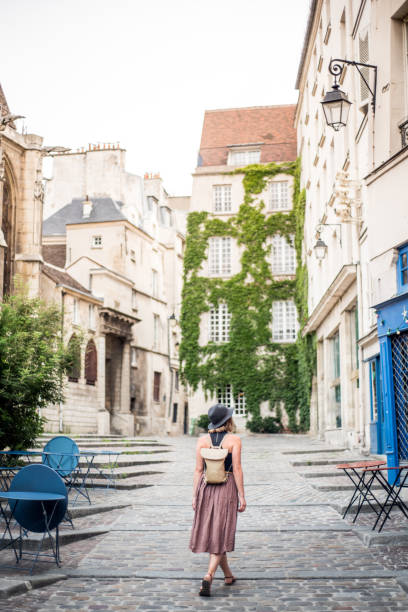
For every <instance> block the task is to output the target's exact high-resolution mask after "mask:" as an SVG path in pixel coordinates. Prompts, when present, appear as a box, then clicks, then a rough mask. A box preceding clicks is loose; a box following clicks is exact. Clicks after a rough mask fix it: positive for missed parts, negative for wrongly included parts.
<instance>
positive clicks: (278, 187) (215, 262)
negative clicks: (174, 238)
mask: <svg viewBox="0 0 408 612" xmlns="http://www.w3.org/2000/svg"><path fill="white" fill-rule="evenodd" d="M294 110H295V107H294V106H293V105H285V106H260V107H250V108H235V109H223V110H209V111H206V112H205V115H204V124H203V130H202V135H201V144H200V150H199V154H198V162H197V167H196V169H195V171H194V174H193V188H192V197H191V206H190V211H191V212H200V211H207V212H208V213H210V215H211V217H212V218H214V219H222V220H227V219H230V218H232V217H233V216H235V215H236V214H237V213H238V209H239V207H240V205H241V204H242V202H243V200H244V189H243V185H242V179H243V175H242V174H232V171H233V170H236V169H237V168H239V167H244V166H247V165H248V164H266V163H269V162H284V161H294V160H295V159H296V133H295V130H294V128H293V117H294ZM292 189H293V177H291V176H288V175H286V174H278V175H276V176H274V177H273V179H272V180H271V181H269V183H268V187H267V190H266V192H265V193H264V194H261V195H262V197H263V199H264V201H265V202H266V203H267V213H268V214H269V213H270V214H274V212H278V211H279V212H285V211H289V210H290V209H291V207H292ZM274 241H275V243H274V248H273V251H272V261H271V266H272V271H273V274H274V276H275V277H276V278H281V279H283V278H289V279H293V278H294V275H295V267H296V262H295V251H294V248H293V246H292V245H290V244H289V243H288V242H287V241H286V240H285V238H284V237H283V236H275V237H274ZM240 266H241V248H240V247H239V245H238V244H237V243H236V241H235V240H234V239H233V238H230V237H214V238H210V241H209V249H208V253H207V256H206V259H205V260H204V262H203V265H202V269H201V271H200V275H201V276H204V277H208V278H215V277H220V278H222V279H223V280H227V279H228V278H231V277H232V276H234V275H236V274H237V273H238V272H239V271H240ZM279 304H280V306H281V312H280V315H277V316H276V321H275V326H278V325H279V326H281V327H282V329H280V330H277V329H276V330H275V331H276V334H278V331H279V332H281V331H282V334H281V335H280V340H279V342H294V341H295V339H296V334H297V329H298V323H297V315H296V308H295V305H294V303H293V302H290V303H289V302H288V303H286V302H280V303H279ZM229 320H230V314H229V313H228V308H227V305H226V304H222V305H221V306H219V307H218V308H212V309H210V311H209V312H206V313H204V314H203V315H202V316H201V323H200V338H199V344H200V346H205V345H207V343H208V342H214V341H215V342H228V338H229ZM278 320H280V323H278ZM283 327H284V328H285V330H287V332H286V331H285V332H284V333H283ZM215 401H219V402H222V403H223V404H225V405H227V406H228V407H234V409H235V413H234V420H235V422H236V425H237V427H238V430H244V429H245V423H246V417H247V413H246V399H245V395H244V394H243V393H241V394H238V395H237V396H236V397H234V394H233V392H232V386H231V385H227V387H226V388H225V389H221V388H220V389H219V391H218V392H217V393H216V394H215V395H214V396H213V397H208V396H206V395H205V393H204V392H203V390H202V389H201V388H199V389H198V391H197V392H195V393H192V394H191V397H190V402H189V403H190V406H191V410H190V413H191V416H192V417H193V418H196V417H198V416H200V415H201V414H204V413H206V412H207V410H208V408H209V407H210V406H211V404H213V403H214V402H215Z"/></svg>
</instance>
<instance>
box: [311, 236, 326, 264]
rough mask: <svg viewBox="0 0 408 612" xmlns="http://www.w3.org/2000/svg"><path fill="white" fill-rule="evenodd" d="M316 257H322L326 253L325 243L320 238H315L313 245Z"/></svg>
mask: <svg viewBox="0 0 408 612" xmlns="http://www.w3.org/2000/svg"><path fill="white" fill-rule="evenodd" d="M313 249H314V252H315V255H316V259H320V260H322V259H324V258H325V257H326V253H327V244H326V243H325V242H324V240H322V239H321V238H318V239H317V240H316V244H315V245H314V247H313Z"/></svg>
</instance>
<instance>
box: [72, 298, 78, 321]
mask: <svg viewBox="0 0 408 612" xmlns="http://www.w3.org/2000/svg"><path fill="white" fill-rule="evenodd" d="M72 322H73V323H75V324H76V325H79V303H78V300H77V299H76V298H74V299H73V302H72Z"/></svg>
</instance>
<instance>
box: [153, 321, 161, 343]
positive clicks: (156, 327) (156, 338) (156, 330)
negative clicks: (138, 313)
mask: <svg viewBox="0 0 408 612" xmlns="http://www.w3.org/2000/svg"><path fill="white" fill-rule="evenodd" d="M159 344H160V316H159V315H157V314H154V315H153V346H154V348H156V349H157V348H159Z"/></svg>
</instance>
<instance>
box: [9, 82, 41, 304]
mask: <svg viewBox="0 0 408 612" xmlns="http://www.w3.org/2000/svg"><path fill="white" fill-rule="evenodd" d="M13 117H16V115H12V114H11V113H10V109H9V107H8V104H7V101H6V98H5V95H4V93H3V90H2V88H1V86H0V205H1V209H0V299H1V298H2V296H3V295H5V294H8V293H10V292H12V291H13V282H14V281H13V279H14V278H15V275H19V277H20V278H21V280H22V281H23V282H24V284H25V285H26V286H27V288H28V290H29V292H30V293H31V294H33V295H38V293H39V287H40V270H41V263H42V256H41V222H42V202H43V185H42V161H43V157H44V155H46V154H47V150H45V149H43V147H42V143H43V139H42V137H41V136H37V135H36V134H19V133H18V132H17V130H16V126H15V123H14V121H13Z"/></svg>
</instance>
